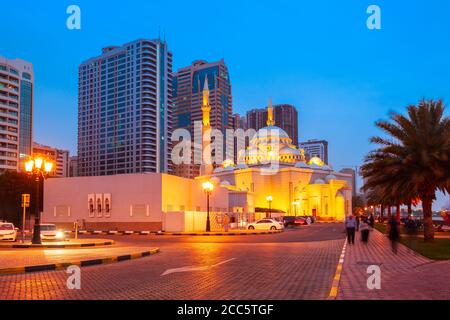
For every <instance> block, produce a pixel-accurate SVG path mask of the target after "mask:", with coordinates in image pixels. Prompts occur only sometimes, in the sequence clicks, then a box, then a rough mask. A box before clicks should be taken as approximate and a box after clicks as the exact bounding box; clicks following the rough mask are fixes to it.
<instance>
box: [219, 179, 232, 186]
mask: <svg viewBox="0 0 450 320" xmlns="http://www.w3.org/2000/svg"><path fill="white" fill-rule="evenodd" d="M230 185H231V184H230V183H229V182H228V181H227V180H223V181H222V182H221V183H220V186H222V187H225V186H230Z"/></svg>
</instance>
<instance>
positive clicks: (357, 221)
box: [355, 215, 361, 231]
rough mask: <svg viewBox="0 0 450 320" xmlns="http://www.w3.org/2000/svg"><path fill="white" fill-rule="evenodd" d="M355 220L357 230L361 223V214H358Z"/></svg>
mask: <svg viewBox="0 0 450 320" xmlns="http://www.w3.org/2000/svg"><path fill="white" fill-rule="evenodd" d="M355 220H356V231H359V224H360V223H361V219H360V218H359V215H357V216H356V218H355Z"/></svg>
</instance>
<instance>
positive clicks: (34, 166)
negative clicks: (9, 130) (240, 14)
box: [25, 156, 54, 244]
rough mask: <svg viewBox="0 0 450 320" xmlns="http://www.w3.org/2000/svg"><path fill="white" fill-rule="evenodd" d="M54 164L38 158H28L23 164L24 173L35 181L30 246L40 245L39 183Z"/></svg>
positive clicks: (51, 169) (48, 160)
mask: <svg viewBox="0 0 450 320" xmlns="http://www.w3.org/2000/svg"><path fill="white" fill-rule="evenodd" d="M53 167H54V163H53V161H52V160H50V159H44V158H42V157H40V156H37V157H35V158H34V159H33V158H30V160H28V161H26V162H25V171H26V172H27V173H28V174H29V175H30V176H32V177H34V178H35V181H36V194H35V197H36V199H35V213H34V229H33V239H32V241H31V242H32V244H41V243H42V242H41V225H40V224H41V210H40V206H41V205H40V202H39V200H40V198H41V190H40V189H41V188H40V185H41V181H44V180H45V179H46V178H47V177H48V175H49V174H50V173H51V172H52V171H53Z"/></svg>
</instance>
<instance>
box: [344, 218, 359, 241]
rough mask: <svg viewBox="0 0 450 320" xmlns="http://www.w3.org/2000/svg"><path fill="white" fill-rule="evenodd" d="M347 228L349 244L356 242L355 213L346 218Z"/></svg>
mask: <svg viewBox="0 0 450 320" xmlns="http://www.w3.org/2000/svg"><path fill="white" fill-rule="evenodd" d="M345 230H346V231H347V242H348V244H355V230H356V219H355V218H354V217H353V215H349V216H348V217H347V219H345Z"/></svg>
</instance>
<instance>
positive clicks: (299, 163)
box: [295, 161, 310, 169]
mask: <svg viewBox="0 0 450 320" xmlns="http://www.w3.org/2000/svg"><path fill="white" fill-rule="evenodd" d="M295 167H296V168H308V169H310V166H309V165H308V164H307V163H306V162H302V161H300V162H297V163H296V164H295Z"/></svg>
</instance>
